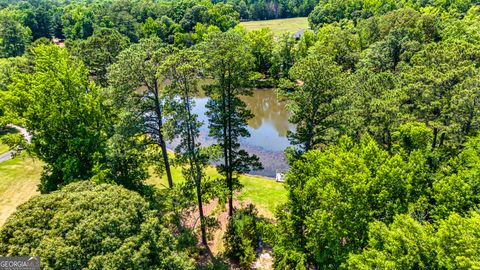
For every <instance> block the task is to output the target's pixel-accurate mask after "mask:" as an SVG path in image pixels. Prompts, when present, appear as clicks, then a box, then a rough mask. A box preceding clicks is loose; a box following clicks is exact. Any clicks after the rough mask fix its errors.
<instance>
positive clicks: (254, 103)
mask: <svg viewBox="0 0 480 270" xmlns="http://www.w3.org/2000/svg"><path fill="white" fill-rule="evenodd" d="M241 99H242V100H243V101H244V102H245V103H246V105H247V107H248V108H249V109H250V110H251V111H252V113H253V114H254V115H255V116H254V118H252V119H250V120H249V121H248V130H249V131H250V134H251V136H250V137H248V138H242V139H241V140H240V144H241V147H242V148H243V149H245V150H247V151H248V152H249V153H251V154H255V155H257V156H258V157H259V158H260V161H261V162H262V164H263V167H264V170H261V171H254V172H251V173H252V174H256V175H263V176H269V177H274V176H275V173H276V172H277V171H281V172H283V171H286V170H287V169H288V166H287V163H286V161H285V157H284V150H285V148H286V147H287V146H289V145H290V143H289V141H288V139H287V131H288V130H294V128H295V127H294V125H292V124H290V123H289V122H288V117H289V116H290V114H289V112H288V111H287V110H286V108H285V104H284V103H283V102H280V101H278V99H277V95H276V93H275V92H274V90H272V89H256V90H254V91H253V95H252V96H247V97H241ZM207 101H208V98H206V97H197V98H195V105H196V106H195V109H194V111H193V112H194V113H196V114H197V115H198V118H199V120H200V121H203V123H204V124H203V126H202V127H201V128H200V142H201V143H202V144H204V145H209V144H212V143H214V140H213V139H212V138H210V137H208V118H207V116H206V115H205V113H206V111H207V109H206V108H205V105H206V104H207Z"/></svg>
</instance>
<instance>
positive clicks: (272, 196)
mask: <svg viewBox="0 0 480 270" xmlns="http://www.w3.org/2000/svg"><path fill="white" fill-rule="evenodd" d="M205 173H206V176H207V177H211V178H216V177H220V175H219V174H218V172H217V170H216V169H215V168H214V167H208V168H207V169H206V171H205ZM152 175H153V174H152ZM172 178H173V181H174V183H175V182H180V183H181V182H183V181H185V180H184V178H183V175H182V170H181V168H180V167H172ZM147 183H148V184H151V185H155V186H157V187H159V188H166V187H167V186H168V182H167V177H166V176H163V177H162V178H160V177H158V176H153V177H151V178H150V179H148V180H147ZM240 183H241V184H242V185H243V189H242V191H241V192H240V193H239V194H238V195H237V199H239V200H240V201H251V202H253V203H254V204H255V205H256V206H257V207H258V208H259V211H260V212H261V213H262V212H263V213H264V214H265V215H266V216H269V217H272V216H273V213H274V211H275V209H276V207H277V206H278V205H280V204H282V203H284V202H286V201H287V191H286V190H285V188H284V187H283V184H282V183H278V182H275V181H274V180H273V179H271V178H265V177H260V176H254V175H242V176H240Z"/></svg>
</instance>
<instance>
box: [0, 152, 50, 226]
mask: <svg viewBox="0 0 480 270" xmlns="http://www.w3.org/2000/svg"><path fill="white" fill-rule="evenodd" d="M41 172H42V162H40V161H38V160H35V159H32V158H29V157H16V158H14V159H11V160H8V161H5V162H1V163H0V179H1V180H0V225H2V224H3V223H4V222H5V220H6V219H7V218H8V216H10V214H12V213H13V212H14V211H15V209H16V208H17V206H18V205H20V204H22V203H24V202H26V201H27V200H28V199H30V198H31V197H32V196H34V195H36V194H38V191H37V185H38V184H39V183H40V175H41Z"/></svg>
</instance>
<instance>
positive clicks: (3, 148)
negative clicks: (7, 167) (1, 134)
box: [0, 143, 8, 155]
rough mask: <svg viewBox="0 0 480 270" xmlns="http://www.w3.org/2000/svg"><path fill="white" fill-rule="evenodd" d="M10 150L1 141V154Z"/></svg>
mask: <svg viewBox="0 0 480 270" xmlns="http://www.w3.org/2000/svg"><path fill="white" fill-rule="evenodd" d="M7 151H8V146H7V145H5V144H1V143H0V155H1V154H3V153H5V152H7Z"/></svg>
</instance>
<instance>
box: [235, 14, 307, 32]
mask: <svg viewBox="0 0 480 270" xmlns="http://www.w3.org/2000/svg"><path fill="white" fill-rule="evenodd" d="M240 25H242V26H244V27H245V29H247V31H252V30H257V29H261V28H264V27H268V28H270V30H272V32H273V35H274V36H277V37H278V36H281V35H282V34H284V33H291V34H293V33H295V32H297V31H298V30H301V29H307V28H308V18H307V17H298V18H288V19H276V20H265V21H249V22H241V23H240Z"/></svg>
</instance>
